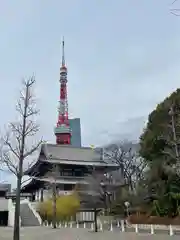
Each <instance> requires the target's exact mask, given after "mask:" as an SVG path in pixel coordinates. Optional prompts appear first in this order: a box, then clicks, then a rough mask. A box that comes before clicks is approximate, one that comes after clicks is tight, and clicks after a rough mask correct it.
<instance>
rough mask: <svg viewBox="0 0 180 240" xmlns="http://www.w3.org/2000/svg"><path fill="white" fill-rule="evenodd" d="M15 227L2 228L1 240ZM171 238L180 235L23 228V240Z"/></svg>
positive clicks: (150, 239) (9, 238) (142, 239)
mask: <svg viewBox="0 0 180 240" xmlns="http://www.w3.org/2000/svg"><path fill="white" fill-rule="evenodd" d="M12 233H13V229H12V228H9V227H6V228H3V227H2V228H0V240H12ZM50 239H51V240H110V239H112V240H119V239H121V240H145V239H146V240H170V239H174V240H176V239H178V240H179V236H169V235H167V234H157V235H150V234H147V233H145V234H144V233H138V234H136V233H128V232H127V233H122V232H108V231H105V232H99V233H94V232H91V231H90V230H88V229H75V228H71V229H70V228H58V229H52V228H51V227H27V228H22V229H21V240H50Z"/></svg>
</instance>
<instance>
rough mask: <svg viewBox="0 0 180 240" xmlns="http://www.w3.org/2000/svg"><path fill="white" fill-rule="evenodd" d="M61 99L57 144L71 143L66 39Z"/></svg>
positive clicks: (62, 67)
mask: <svg viewBox="0 0 180 240" xmlns="http://www.w3.org/2000/svg"><path fill="white" fill-rule="evenodd" d="M59 81H60V99H59V108H58V121H57V125H56V127H55V130H54V133H55V135H56V144H66V145H68V144H71V129H70V126H69V117H68V97H67V67H66V64H65V54H64V39H63V41H62V63H61V67H60V80H59Z"/></svg>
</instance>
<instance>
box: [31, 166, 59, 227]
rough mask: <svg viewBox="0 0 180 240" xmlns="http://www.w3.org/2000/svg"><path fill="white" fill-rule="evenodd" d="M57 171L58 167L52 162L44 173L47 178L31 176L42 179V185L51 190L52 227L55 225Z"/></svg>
mask: <svg viewBox="0 0 180 240" xmlns="http://www.w3.org/2000/svg"><path fill="white" fill-rule="evenodd" d="M59 171H60V168H59V167H58V165H57V164H53V165H51V166H50V167H49V169H48V173H47V175H46V177H47V179H46V180H45V179H44V178H43V179H42V178H40V177H36V176H34V177H32V178H33V179H35V180H38V181H42V182H43V183H44V186H45V187H46V188H47V189H48V190H49V191H51V193H52V212H53V219H52V225H53V228H56V227H57V196H58V193H57V186H58V183H57V180H58V177H59Z"/></svg>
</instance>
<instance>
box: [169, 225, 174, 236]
mask: <svg viewBox="0 0 180 240" xmlns="http://www.w3.org/2000/svg"><path fill="white" fill-rule="evenodd" d="M169 235H170V236H173V235H174V233H173V228H172V225H170V226H169Z"/></svg>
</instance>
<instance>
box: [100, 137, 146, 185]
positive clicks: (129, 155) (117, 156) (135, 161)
mask: <svg viewBox="0 0 180 240" xmlns="http://www.w3.org/2000/svg"><path fill="white" fill-rule="evenodd" d="M135 147H136V148H137V147H138V146H137V145H136V146H135V145H133V143H131V142H126V141H124V142H121V143H118V144H111V145H109V146H107V147H105V148H104V149H105V156H106V157H107V158H109V159H110V160H111V161H112V160H113V161H114V162H115V163H117V164H118V165H119V167H120V170H121V171H120V172H119V174H120V176H119V177H120V178H121V179H124V182H127V183H129V184H130V187H131V188H132V189H133V188H134V184H135V183H136V182H137V181H138V180H140V179H141V177H142V175H143V173H144V169H145V167H146V164H145V162H144V161H143V159H142V158H140V157H139V155H138V153H137V149H134V148H135Z"/></svg>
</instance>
